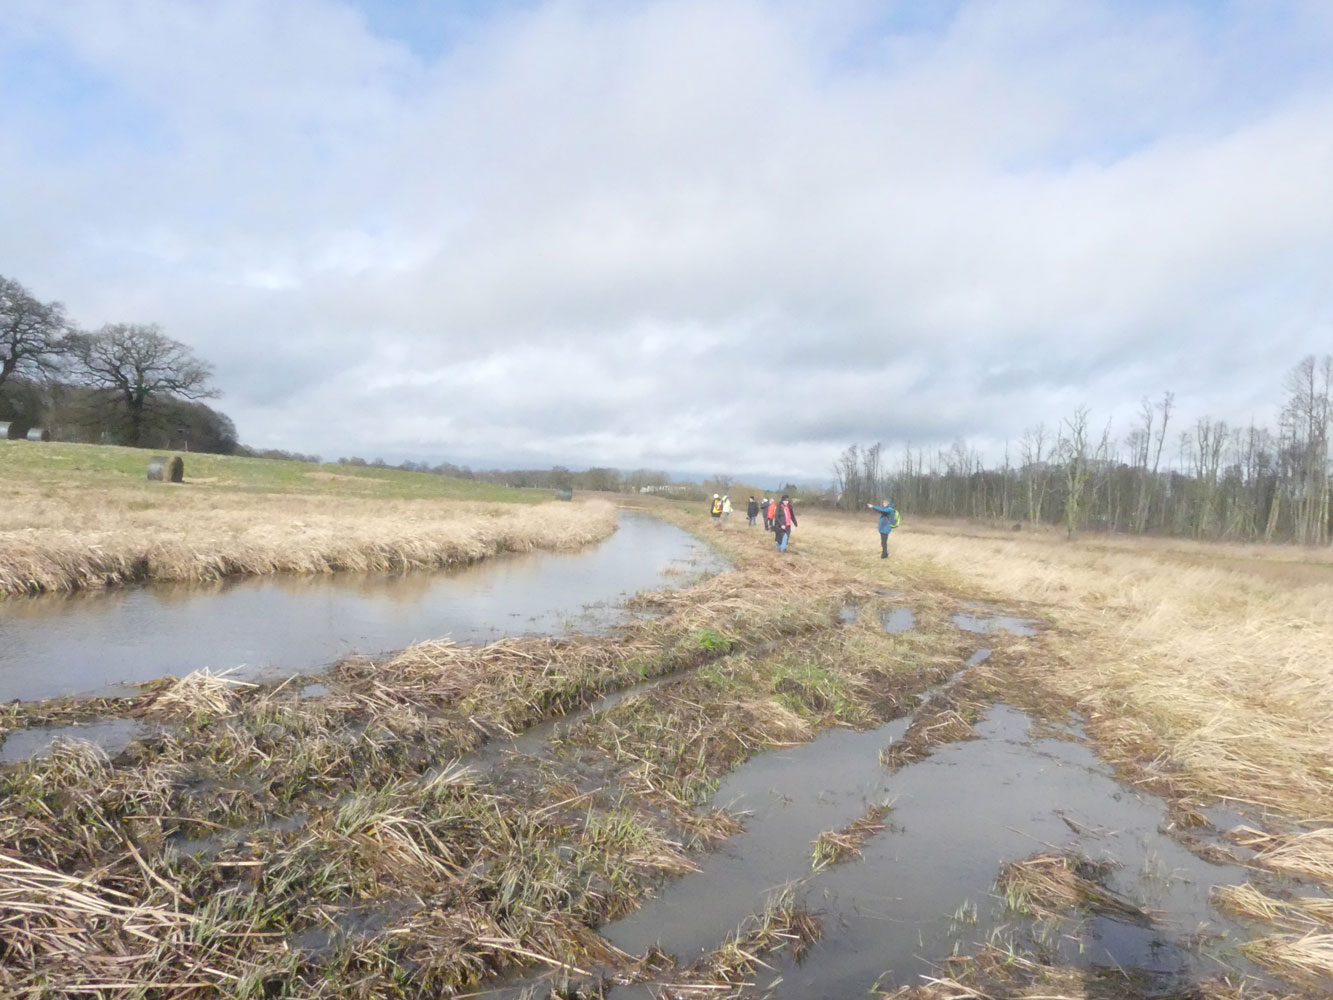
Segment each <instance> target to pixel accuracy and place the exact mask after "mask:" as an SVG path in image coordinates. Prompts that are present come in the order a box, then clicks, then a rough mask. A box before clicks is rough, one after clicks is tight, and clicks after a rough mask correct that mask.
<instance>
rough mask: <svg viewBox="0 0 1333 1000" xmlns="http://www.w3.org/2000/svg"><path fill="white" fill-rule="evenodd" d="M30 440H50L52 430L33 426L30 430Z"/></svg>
mask: <svg viewBox="0 0 1333 1000" xmlns="http://www.w3.org/2000/svg"><path fill="white" fill-rule="evenodd" d="M28 440H29V441H50V440H51V432H50V431H48V430H47V429H46V428H45V427H33V428H31V429H30V430H29V431H28Z"/></svg>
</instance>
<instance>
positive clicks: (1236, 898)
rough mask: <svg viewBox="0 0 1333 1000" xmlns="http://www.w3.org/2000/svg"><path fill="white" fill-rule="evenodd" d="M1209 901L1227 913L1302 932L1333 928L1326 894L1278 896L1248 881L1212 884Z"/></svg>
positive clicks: (1332, 910) (1332, 913)
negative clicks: (1222, 884)
mask: <svg viewBox="0 0 1333 1000" xmlns="http://www.w3.org/2000/svg"><path fill="white" fill-rule="evenodd" d="M1212 900H1213V903H1214V904H1215V905H1216V906H1218V907H1220V908H1222V909H1224V910H1226V911H1228V912H1230V913H1234V914H1236V915H1238V916H1242V917H1249V918H1250V919H1251V920H1259V921H1263V922H1264V923H1269V924H1277V925H1278V926H1281V927H1289V928H1292V929H1295V930H1304V931H1310V930H1317V929H1320V928H1329V927H1333V899H1329V898H1327V897H1326V896H1290V897H1285V898H1282V899H1278V898H1276V897H1273V896H1269V895H1268V894H1267V893H1265V892H1263V891H1262V890H1260V889H1258V888H1256V887H1255V886H1253V885H1251V884H1250V883H1248V882H1247V883H1245V884H1244V885H1228V886H1218V887H1215V888H1214V889H1213V893H1212Z"/></svg>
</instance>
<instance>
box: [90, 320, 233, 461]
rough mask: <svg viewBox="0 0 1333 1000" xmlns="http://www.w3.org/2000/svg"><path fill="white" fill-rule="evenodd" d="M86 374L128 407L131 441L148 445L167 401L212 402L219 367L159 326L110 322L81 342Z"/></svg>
mask: <svg viewBox="0 0 1333 1000" xmlns="http://www.w3.org/2000/svg"><path fill="white" fill-rule="evenodd" d="M76 342H77V357H78V362H79V369H80V374H81V375H82V377H83V379H84V380H85V381H86V382H87V383H88V384H89V385H92V386H95V387H97V388H100V389H102V390H104V391H105V393H106V396H107V398H108V399H109V400H111V401H114V403H115V404H116V405H117V406H119V407H122V408H123V409H124V415H125V419H126V435H125V437H126V441H127V443H129V444H131V445H135V446H138V445H139V444H141V443H142V441H143V437H144V432H145V429H146V426H147V423H148V420H149V418H150V417H151V416H152V415H153V413H154V412H155V407H156V405H157V404H158V403H160V402H162V401H165V400H167V399H209V398H211V397H213V396H216V395H217V394H218V393H217V390H216V389H214V388H213V387H212V386H210V385H209V379H210V378H211V377H212V375H213V369H212V367H211V366H210V365H208V364H207V363H206V362H204V361H201V360H200V359H199V358H197V357H195V355H194V352H193V351H191V350H190V348H189V347H188V346H186V345H185V344H182V343H181V342H180V341H178V340H172V339H171V338H170V337H167V336H164V335H163V334H162V331H161V330H159V329H158V328H157V326H155V325H154V326H140V325H136V324H129V323H115V324H108V325H107V326H104V327H102V329H101V330H99V331H98V332H97V333H95V334H91V335H88V334H85V335H81V336H79V337H78V338H77V340H76Z"/></svg>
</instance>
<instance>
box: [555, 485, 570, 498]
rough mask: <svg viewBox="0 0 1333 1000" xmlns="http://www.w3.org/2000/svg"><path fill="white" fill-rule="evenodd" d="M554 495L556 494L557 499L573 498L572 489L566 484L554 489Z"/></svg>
mask: <svg viewBox="0 0 1333 1000" xmlns="http://www.w3.org/2000/svg"><path fill="white" fill-rule="evenodd" d="M555 495H556V497H557V498H558V499H560V500H573V499H574V491H573V490H571V489H570V488H569V487H568V486H562V487H560V489H558V490H556V491H555Z"/></svg>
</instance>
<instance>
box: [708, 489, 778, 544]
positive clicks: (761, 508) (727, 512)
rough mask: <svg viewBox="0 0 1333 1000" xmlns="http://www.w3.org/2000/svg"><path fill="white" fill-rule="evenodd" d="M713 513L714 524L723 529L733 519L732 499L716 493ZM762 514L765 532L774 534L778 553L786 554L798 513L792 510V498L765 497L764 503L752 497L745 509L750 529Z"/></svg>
mask: <svg viewBox="0 0 1333 1000" xmlns="http://www.w3.org/2000/svg"><path fill="white" fill-rule="evenodd" d="M711 513H712V515H713V524H714V525H715V526H716V527H719V528H720V527H722V525H724V524H725V523H726V522H727V521H728V520H730V518H731V497H729V496H726V495H723V494H719V493H714V494H713V506H712V510H711ZM760 514H762V515H763V517H764V530H765V531H771V532H773V538H774V540H775V541H776V542H777V547H778V551H779V552H786V551H787V542H788V540H789V539H790V538H791V529H792V528H795V527H796V511H794V510H792V506H791V497H790V496H788V495H787V494H786V493H784V494H782V499H781V500H770V499H769V498H768V497H764V500H763V502H762V503H760V502H759V501H758V500H756V499H755V498H754V497H750V502H749V503H748V504H746V507H745V518H746V521H747V522H748V523H749V525H750V527H752V528H753V527H754V526H755V525H756V524H757V523H758V518H759V515H760Z"/></svg>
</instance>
